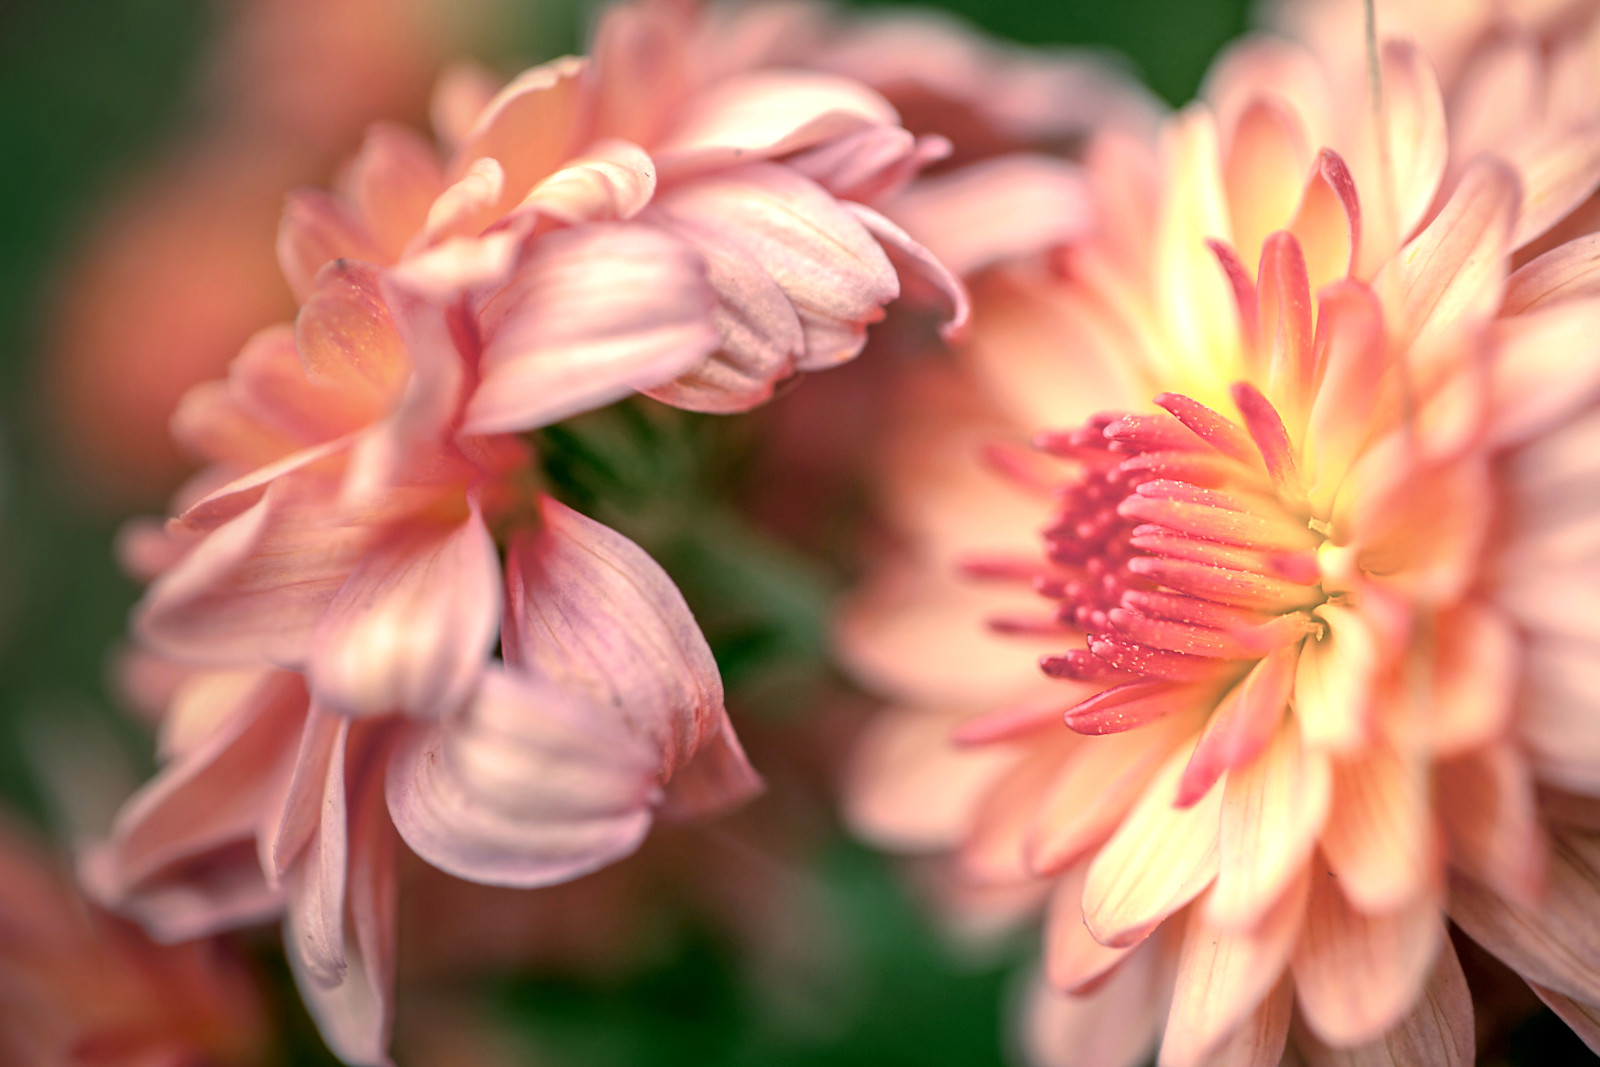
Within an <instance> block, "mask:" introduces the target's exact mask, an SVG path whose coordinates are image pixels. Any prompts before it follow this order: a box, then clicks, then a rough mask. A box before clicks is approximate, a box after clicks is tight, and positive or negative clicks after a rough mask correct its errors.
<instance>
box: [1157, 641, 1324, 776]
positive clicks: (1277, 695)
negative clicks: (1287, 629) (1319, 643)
mask: <svg viewBox="0 0 1600 1067" xmlns="http://www.w3.org/2000/svg"><path fill="white" fill-rule="evenodd" d="M1298 656H1299V650H1298V649H1296V648H1295V647H1293V646H1286V647H1284V648H1280V649H1278V650H1277V651H1275V652H1273V653H1272V654H1271V655H1269V656H1267V657H1265V658H1263V659H1262V660H1261V662H1260V663H1257V664H1256V665H1255V666H1254V667H1253V668H1251V670H1250V673H1249V674H1248V675H1246V676H1245V678H1244V680H1243V681H1242V682H1240V683H1239V684H1238V685H1237V686H1235V687H1234V689H1233V690H1232V691H1231V692H1230V693H1229V694H1228V695H1227V696H1226V697H1224V698H1223V699H1222V701H1221V702H1220V703H1218V705H1217V707H1216V710H1215V711H1214V712H1213V713H1212V714H1211V717H1210V719H1209V720H1208V721H1207V722H1206V728H1205V732H1204V733H1203V734H1202V735H1201V737H1200V742H1199V744H1197V745H1196V746H1195V749H1194V754H1193V755H1192V756H1190V757H1189V765H1188V766H1187V767H1185V768H1184V769H1183V780H1182V781H1181V782H1180V783H1179V786H1178V803H1179V804H1185V805H1187V804H1192V803H1194V802H1195V801H1196V800H1199V799H1200V798H1201V797H1203V796H1205V795H1206V793H1207V792H1209V791H1210V789H1211V787H1212V786H1214V785H1216V783H1217V781H1218V780H1219V779H1220V778H1221V777H1222V776H1223V774H1225V773H1226V772H1227V771H1229V770H1231V769H1232V768H1234V767H1242V766H1244V765H1245V764H1247V763H1249V762H1251V761H1252V760H1254V759H1255V758H1256V757H1257V756H1258V755H1259V754H1260V753H1261V751H1262V750H1263V749H1265V748H1266V747H1267V745H1268V744H1269V743H1270V742H1271V741H1272V739H1273V737H1274V736H1276V735H1277V733H1278V727H1279V725H1280V724H1281V723H1282V722H1283V714H1284V710H1285V709H1286V708H1287V707H1288V704H1289V697H1290V695H1291V694H1292V693H1293V691H1294V668H1295V661H1296V660H1297V658H1298Z"/></svg>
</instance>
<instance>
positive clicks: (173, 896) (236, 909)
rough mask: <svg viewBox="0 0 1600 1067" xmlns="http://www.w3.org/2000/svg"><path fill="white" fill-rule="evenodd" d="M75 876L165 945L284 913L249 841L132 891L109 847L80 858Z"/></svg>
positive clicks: (90, 891) (212, 853) (185, 864)
mask: <svg viewBox="0 0 1600 1067" xmlns="http://www.w3.org/2000/svg"><path fill="white" fill-rule="evenodd" d="M78 878H79V881H80V882H81V883H82V885H83V887H84V890H85V892H87V893H88V894H89V896H90V897H92V898H94V899H95V900H97V901H98V902H100V903H101V905H102V906H104V907H106V908H108V909H110V910H113V911H116V912H117V913H118V914H120V915H123V916H126V917H127V918H129V919H132V920H133V921H134V922H136V923H138V924H139V925H140V926H141V927H143V928H144V930H145V932H146V933H147V934H149V935H150V936H151V938H153V939H154V940H156V941H157V942H159V943H161V944H165V945H171V944H178V943H179V942H183V941H192V940H194V939H195V938H200V937H210V936H212V935H214V934H218V933H221V932H223V931H227V930H236V929H239V928H240V927H245V926H255V925H258V924H260V923H263V922H267V921H269V920H272V919H275V918H276V917H277V916H279V915H280V914H282V912H283V893H282V891H281V890H280V889H279V888H278V887H277V886H273V885H269V884H268V882H267V880H266V878H265V877H264V876H263V875H262V873H261V866H260V864H259V863H258V862H257V861H256V850H255V848H254V847H253V846H252V845H251V844H250V842H248V841H236V842H234V843H233V844H230V845H227V846H224V847H222V848H219V849H213V850H211V851H209V852H206V853H203V854H201V855H199V856H195V857H193V858H191V859H189V860H186V861H184V862H183V863H182V864H181V865H179V866H176V867H173V868H171V869H170V870H169V872H168V873H166V874H163V875H161V876H158V877H156V878H154V879H152V880H151V881H149V882H147V883H145V884H144V885H141V886H140V887H139V888H138V890H137V891H136V892H129V891H128V890H127V888H126V887H125V886H124V885H122V884H121V882H120V880H119V878H120V876H119V874H118V872H117V870H116V860H115V857H114V856H113V855H112V854H111V853H110V852H109V851H108V850H107V848H106V847H105V846H95V847H94V848H91V849H90V850H89V851H87V852H85V853H84V854H83V855H82V856H80V858H79V864H78Z"/></svg>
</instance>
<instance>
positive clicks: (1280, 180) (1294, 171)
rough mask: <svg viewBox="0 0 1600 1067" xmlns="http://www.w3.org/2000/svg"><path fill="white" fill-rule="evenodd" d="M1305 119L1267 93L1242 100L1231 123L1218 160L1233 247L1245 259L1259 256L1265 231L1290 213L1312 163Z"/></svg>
mask: <svg viewBox="0 0 1600 1067" xmlns="http://www.w3.org/2000/svg"><path fill="white" fill-rule="evenodd" d="M1308 142H1309V136H1308V134H1307V132H1306V129H1305V124H1304V123H1303V122H1302V121H1301V119H1300V116H1299V115H1297V114H1296V113H1295V112H1294V111H1293V110H1291V109H1289V108H1286V107H1284V106H1282V104H1281V103H1280V102H1279V101H1277V100H1274V99H1272V98H1270V97H1257V98H1256V99H1254V100H1252V101H1251V102H1250V103H1249V104H1247V105H1246V106H1245V108H1244V110H1243V111H1242V112H1241V113H1240V115H1239V117H1238V119H1237V120H1236V122H1235V123H1234V128H1233V137H1232V141H1231V143H1230V144H1229V145H1228V149H1227V154H1226V158H1225V159H1224V161H1223V168H1224V169H1223V182H1224V185H1225V188H1226V190H1227V196H1228V217H1229V219H1230V221H1232V223H1233V240H1234V247H1235V248H1236V249H1237V250H1238V253H1239V256H1240V258H1241V259H1243V260H1244V261H1245V262H1246V263H1254V262H1255V261H1256V260H1257V259H1258V258H1260V256H1261V251H1262V244H1263V243H1264V242H1265V241H1266V239H1267V235H1268V234H1269V233H1271V232H1272V231H1274V230H1277V229H1281V228H1282V226H1283V220H1284V219H1287V218H1290V217H1292V216H1293V214H1294V209H1295V203H1296V200H1297V199H1298V197H1299V190H1300V186H1301V184H1302V183H1303V182H1304V181H1305V173H1306V169H1307V167H1308V166H1309V165H1310V163H1311V147H1310V144H1309V143H1308Z"/></svg>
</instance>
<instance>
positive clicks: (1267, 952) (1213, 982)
mask: <svg viewBox="0 0 1600 1067" xmlns="http://www.w3.org/2000/svg"><path fill="white" fill-rule="evenodd" d="M1296 875H1297V877H1296V879H1295V881H1294V883H1293V884H1292V885H1290V886H1289V888H1288V889H1287V890H1286V891H1285V892H1284V893H1283V896H1282V898H1281V899H1280V900H1278V901H1277V902H1276V903H1274V904H1273V905H1272V907H1271V908H1270V909H1268V910H1267V911H1266V912H1264V913H1263V914H1262V915H1261V916H1260V921H1259V923H1258V924H1257V925H1256V926H1255V927H1254V928H1252V929H1248V930H1229V929H1224V928H1221V927H1217V926H1213V925H1211V924H1210V923H1209V922H1207V921H1206V919H1205V918H1204V913H1205V912H1207V911H1209V910H1210V909H1209V906H1208V905H1207V906H1202V907H1200V908H1197V909H1196V910H1195V911H1193V912H1191V913H1190V915H1189V919H1188V922H1187V924H1186V926H1185V928H1184V933H1183V947H1182V949H1181V950H1180V953H1179V956H1178V973H1177V977H1176V979H1175V981H1174V984H1173V994H1172V1009H1171V1011H1170V1012H1169V1013H1168V1014H1167V1030H1166V1034H1165V1035H1164V1036H1163V1037H1162V1040H1161V1055H1160V1057H1159V1058H1158V1059H1157V1060H1156V1062H1157V1064H1159V1067H1195V1065H1198V1064H1202V1063H1204V1062H1205V1061H1206V1057H1207V1056H1209V1055H1210V1054H1211V1053H1213V1052H1215V1051H1216V1050H1218V1049H1219V1048H1221V1047H1222V1046H1223V1045H1224V1044H1225V1043H1226V1042H1227V1041H1228V1039H1229V1038H1230V1037H1231V1036H1232V1034H1233V1031H1234V1030H1235V1029H1236V1028H1238V1027H1239V1026H1241V1025H1244V1026H1251V1022H1252V1020H1251V1016H1252V1015H1253V1014H1254V1013H1255V1012H1256V1010H1257V1009H1258V1008H1259V1007H1260V1006H1261V1005H1262V1003H1263V1002H1265V1001H1266V1000H1268V999H1269V998H1270V997H1271V996H1272V995H1273V991H1274V988H1275V987H1276V986H1277V985H1278V982H1279V979H1280V978H1281V977H1282V975H1283V971H1284V968H1285V967H1286V966H1287V964H1288V962H1289V954H1290V952H1291V951H1292V950H1293V948H1294V944H1295V940H1296V938H1297V936H1298V935H1299V933H1300V928H1301V924H1302V921H1303V919H1304V916H1305V909H1306V890H1307V883H1308V881H1309V878H1308V876H1307V872H1306V869H1305V867H1304V866H1302V867H1301V868H1300V870H1298V871H1297V872H1296ZM1258 1025H1259V1024H1258ZM1252 1029H1257V1027H1252Z"/></svg>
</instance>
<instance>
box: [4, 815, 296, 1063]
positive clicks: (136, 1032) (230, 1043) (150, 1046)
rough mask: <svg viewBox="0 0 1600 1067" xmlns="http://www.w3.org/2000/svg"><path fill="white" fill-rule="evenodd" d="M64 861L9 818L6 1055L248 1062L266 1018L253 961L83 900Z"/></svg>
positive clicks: (256, 1055)
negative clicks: (152, 936) (157, 937)
mask: <svg viewBox="0 0 1600 1067" xmlns="http://www.w3.org/2000/svg"><path fill="white" fill-rule="evenodd" d="M68 875H69V872H68V871H67V870H65V869H63V868H62V866H61V864H60V863H59V862H57V860H56V859H55V858H54V857H51V856H49V855H47V854H46V853H45V851H44V849H43V848H41V847H40V845H39V844H38V843H37V842H35V841H33V840H32V839H31V837H30V835H29V834H28V833H27V832H26V831H24V830H22V829H21V828H20V824H18V823H17V822H15V821H13V816H11V815H10V814H4V815H0V989H3V990H4V991H5V996H4V998H3V999H0V1058H3V1059H4V1061H5V1062H6V1063H8V1064H13V1065H15V1067H58V1065H60V1064H65V1063H96V1064H105V1065H106V1067H139V1065H143V1064H156V1063H211V1064H216V1065H218V1067H245V1065H247V1064H253V1063H259V1062H260V1061H261V1059H262V1054H263V1051H264V1047H263V1045H264V1038H265V1036H266V1035H265V1027H264V1023H265V1019H264V1017H263V1012H262V1010H261V1007H262V1006H261V1004H260V1001H259V999H258V996H257V993H256V990H255V987H254V984H253V982H252V981H251V978H250V974H249V972H248V971H247V969H246V968H245V967H244V965H243V962H242V961H241V960H238V959H236V958H234V957H233V956H231V955H229V954H228V953H227V952H226V951H225V950H224V949H223V947H222V946H221V945H218V944H216V943H212V942H198V943H196V944H193V945H186V946H183V947H182V948H179V949H163V948H161V947H160V946H157V945H154V944H151V942H150V941H149V939H148V938H146V937H145V936H144V935H143V934H142V933H140V932H139V931H138V930H136V929H134V928H133V927H131V926H130V925H129V924H127V923H126V922H122V921H120V920H117V919H114V918H112V917H111V916H108V915H106V914H105V913H103V912H100V911H97V910H95V909H93V908H91V907H89V906H87V905H86V904H85V902H84V901H83V899H82V897H81V896H79V895H78V893H77V892H76V890H75V889H74V887H73V886H72V884H71V880H70V878H69V877H68Z"/></svg>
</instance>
